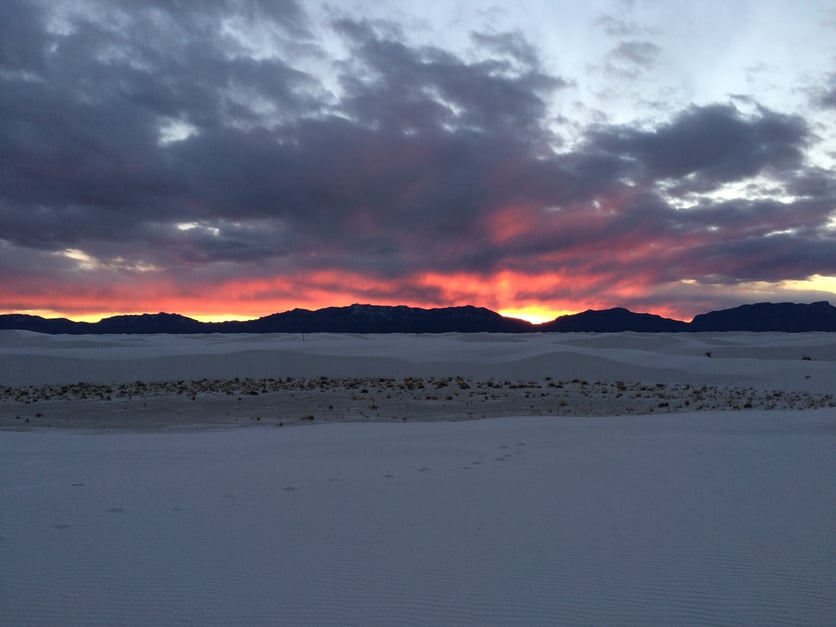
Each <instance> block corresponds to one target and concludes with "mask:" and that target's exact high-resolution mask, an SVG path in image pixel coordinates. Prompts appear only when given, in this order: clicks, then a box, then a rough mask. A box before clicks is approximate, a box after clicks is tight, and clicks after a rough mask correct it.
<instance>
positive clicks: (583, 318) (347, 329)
mask: <svg viewBox="0 0 836 627" xmlns="http://www.w3.org/2000/svg"><path fill="white" fill-rule="evenodd" d="M0 329H18V330H25V331H36V332H39V333H51V334H58V333H63V334H74V335H78V334H85V333H94V334H102V333H146V334H147V333H454V332H455V333H479V332H483V333H526V332H546V333H552V332H595V333H618V332H623V331H634V332H641V333H671V332H683V331H684V332H693V331H784V332H802V331H836V307H833V306H832V305H830V303H828V302H826V301H821V302H817V303H811V304H801V303H756V304H752V305H742V306H740V307H734V308H732V309H724V310H720V311H712V312H709V313H705V314H700V315H698V316H695V317H694V319H693V320H692V321H691V322H690V323H688V322H683V321H681V320H673V319H671V318H663V317H662V316H657V315H655V314H648V313H635V312H632V311H630V310H628V309H624V308H623V307H614V308H612V309H603V310H592V309H590V310H588V311H584V312H582V313H578V314H573V315H569V316H561V317H559V318H556V319H555V320H552V321H551V322H545V323H543V324H532V323H530V322H527V321H525V320H519V319H516V318H507V317H505V316H501V315H500V314H498V313H496V312H495V311H491V310H490V309H485V308H484V307H474V306H471V305H468V306H464V307H442V308H437V309H423V308H420V307H407V306H405V305H398V306H384V305H360V304H355V305H350V306H348V307H326V308H324V309H317V310H315V311H312V310H309V309H293V310H290V311H285V312H283V313H275V314H271V315H268V316H264V317H262V318H258V319H257V320H245V321H228V322H199V321H197V320H193V319H192V318H188V317H186V316H182V315H180V314H172V313H157V314H138V315H120V316H112V317H110V318H104V319H102V320H100V321H99V322H75V321H73V320H68V319H66V318H42V317H40V316H32V315H27V314H4V315H0Z"/></svg>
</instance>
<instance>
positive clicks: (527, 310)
mask: <svg viewBox="0 0 836 627" xmlns="http://www.w3.org/2000/svg"><path fill="white" fill-rule="evenodd" d="M497 313H498V314H500V315H501V316H505V317H506V318H519V319H520V320H527V321H528V322H531V323H534V324H542V323H543V322H551V321H552V320H554V319H555V318H559V317H560V316H569V315H571V314H575V313H578V312H577V311H575V310H570V309H563V310H559V311H555V310H554V309H550V308H548V307H538V306H533V307H520V308H518V309H517V308H512V309H500V310H499V311H497Z"/></svg>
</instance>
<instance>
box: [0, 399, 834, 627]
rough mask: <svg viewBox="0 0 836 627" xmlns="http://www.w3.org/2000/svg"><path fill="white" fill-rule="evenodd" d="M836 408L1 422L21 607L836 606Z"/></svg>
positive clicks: (611, 613)
mask: <svg viewBox="0 0 836 627" xmlns="http://www.w3.org/2000/svg"><path fill="white" fill-rule="evenodd" d="M834 450H836V420H834V416H833V411H832V410H806V411H780V410H778V411H765V410H750V411H745V412H744V411H741V412H728V411H724V412H697V413H681V414H668V415H664V416H662V415H650V416H632V417H629V418H623V417H615V418H609V417H607V418H591V417H584V418H571V417H565V418H553V417H524V416H517V417H509V418H503V419H492V420H477V421H470V422H459V423H453V422H436V423H406V424H402V423H399V424H396V425H395V424H369V423H355V424H326V425H319V426H314V427H308V428H300V429H276V428H273V427H270V428H265V427H252V428H248V429H235V430H220V431H202V432H195V431H192V432H188V433H171V432H165V433H135V432H134V433H128V432H122V433H103V432H100V433H98V434H96V435H90V434H89V433H82V432H79V431H63V430H61V431H59V430H52V431H45V430H41V431H36V432H28V433H22V432H21V433H14V432H4V433H0V607H2V620H0V622H2V623H3V624H8V625H26V624H31V625H57V624H73V625H82V624H83V625H97V624H100V625H117V624H118V625H150V624H154V625H185V624H192V625H196V624H201V625H203V624H215V625H222V624H248V625H249V624H264V625H268V624H273V625H275V624H286V625H301V624H309V625H314V624H317V625H393V624H430V625H442V624H456V625H464V624H472V625H486V624H505V625H535V624H542V625H547V624H548V625H553V624H666V625H673V624H688V625H700V624H703V625H717V624H816V625H825V624H834V622H836V598H834V595H833V591H834V590H836V569H834V567H833V566H834V564H835V563H836V534H835V533H833V531H834V528H833V523H834V520H836V481H834V477H836V456H834V455H833V451H834Z"/></svg>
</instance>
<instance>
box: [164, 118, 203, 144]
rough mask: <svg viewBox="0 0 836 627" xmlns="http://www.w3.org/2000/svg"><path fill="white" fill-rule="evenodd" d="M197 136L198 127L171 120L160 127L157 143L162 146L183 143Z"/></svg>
mask: <svg viewBox="0 0 836 627" xmlns="http://www.w3.org/2000/svg"><path fill="white" fill-rule="evenodd" d="M195 134H197V127H196V126H194V125H192V124H189V123H188V122H184V121H182V120H169V121H168V122H166V123H165V124H162V125H160V128H159V137H158V138H157V141H158V142H159V144H160V145H161V146H167V145H168V144H173V143H174V142H181V141H183V140H185V139H188V138H189V137H191V136H192V135H195Z"/></svg>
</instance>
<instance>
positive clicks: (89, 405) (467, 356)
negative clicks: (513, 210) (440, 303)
mask: <svg viewBox="0 0 836 627" xmlns="http://www.w3.org/2000/svg"><path fill="white" fill-rule="evenodd" d="M834 336H836V334H826V333H819V334H745V333H741V334H629V333H625V334H559V335H558V334H552V335H544V334H532V335H501V334H471V335H459V334H444V335H426V336H417V335H379V336H353V335H329V334H317V335H309V336H306V337H304V338H303V337H302V336H299V335H280V334H276V335H241V336H213V335H196V336H176V335H174V336H171V335H158V336H85V337H74V336H46V335H40V334H36V333H28V332H14V331H12V332H0V429H32V428H56V427H63V428H75V427H82V428H112V429H126V428H127V429H160V428H183V427H201V426H214V427H219V426H240V425H246V424H255V423H262V424H271V425H282V426H290V425H294V424H304V423H310V422H317V423H322V422H343V421H346V422H354V421H387V422H388V421H409V420H419V421H420V420H467V419H475V418H490V417H501V416H508V415H519V414H527V415H559V416H566V415H574V416H581V415H589V416H595V415H634V414H646V413H651V412H662V413H668V412H678V411H695V410H697V411H705V410H742V409H815V408H823V407H834V406H836V397H834V395H833V394H834V382H836V337H834Z"/></svg>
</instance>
